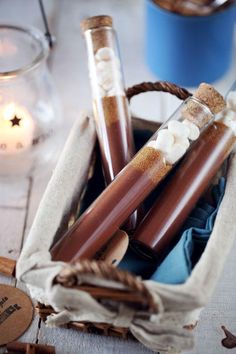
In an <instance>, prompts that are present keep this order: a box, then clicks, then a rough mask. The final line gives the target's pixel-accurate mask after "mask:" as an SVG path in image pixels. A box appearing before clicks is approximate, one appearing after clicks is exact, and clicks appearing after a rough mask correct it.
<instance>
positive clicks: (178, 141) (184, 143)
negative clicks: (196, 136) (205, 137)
mask: <svg viewBox="0 0 236 354" xmlns="http://www.w3.org/2000/svg"><path fill="white" fill-rule="evenodd" d="M175 143H176V144H180V145H182V146H183V147H184V148H185V149H186V150H187V149H188V148H189V146H190V142H189V140H188V139H187V138H182V137H181V138H179V137H177V138H175Z"/></svg>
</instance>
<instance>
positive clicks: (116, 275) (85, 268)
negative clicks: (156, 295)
mask: <svg viewBox="0 0 236 354" xmlns="http://www.w3.org/2000/svg"><path fill="white" fill-rule="evenodd" d="M80 274H83V275H84V274H88V275H93V276H95V277H97V278H100V279H105V280H111V281H116V282H119V283H122V284H123V285H125V287H126V288H128V290H129V291H130V292H132V302H134V303H140V304H142V305H145V307H147V308H148V310H149V311H151V312H153V311H157V310H158V309H157V305H156V303H155V302H154V300H153V296H152V295H151V293H150V292H149V290H148V289H147V287H146V286H145V284H144V283H143V282H141V281H140V279H139V278H138V277H136V276H134V275H133V274H131V273H129V272H127V271H124V270H121V269H118V268H115V267H114V266H113V265H110V264H108V263H105V262H102V261H89V260H81V261H78V262H75V263H73V264H68V265H67V266H66V267H65V268H63V269H62V270H61V271H60V273H59V274H58V275H57V276H56V278H55V279H54V284H60V285H62V286H64V287H67V288H77V289H80V288H81V290H83V285H81V286H80V285H79V282H78V275H80ZM86 291H87V292H89V293H90V294H91V295H92V296H93V295H94V287H93V286H92V287H91V289H90V287H89V286H87V287H86ZM109 292H113V293H114V289H110V290H109V289H107V290H106V291H105V292H104V290H103V291H101V292H100V293H99V291H96V295H99V298H101V297H107V296H108V297H109V295H110V294H109ZM125 293H126V294H127V290H125Z"/></svg>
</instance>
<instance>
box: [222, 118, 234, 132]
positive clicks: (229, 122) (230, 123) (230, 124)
mask: <svg viewBox="0 0 236 354" xmlns="http://www.w3.org/2000/svg"><path fill="white" fill-rule="evenodd" d="M224 124H225V125H227V127H229V128H231V129H232V130H233V132H234V134H235V135H236V120H233V119H230V118H229V117H228V116H226V117H225V118H224Z"/></svg>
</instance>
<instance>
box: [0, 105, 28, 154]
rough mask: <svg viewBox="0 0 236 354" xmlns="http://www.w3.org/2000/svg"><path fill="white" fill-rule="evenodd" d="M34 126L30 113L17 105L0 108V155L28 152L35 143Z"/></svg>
mask: <svg viewBox="0 0 236 354" xmlns="http://www.w3.org/2000/svg"><path fill="white" fill-rule="evenodd" d="M33 132H34V124H33V119H32V117H31V115H30V114H29V112H28V111H27V110H26V109H25V108H24V107H22V106H20V105H17V104H15V103H13V102H12V103H9V104H5V105H3V106H1V107H0V154H1V155H11V154H16V153H20V152H22V151H25V150H27V149H28V148H29V147H30V146H32V143H33Z"/></svg>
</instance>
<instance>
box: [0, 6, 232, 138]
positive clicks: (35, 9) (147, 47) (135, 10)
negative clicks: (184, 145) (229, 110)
mask: <svg viewBox="0 0 236 354" xmlns="http://www.w3.org/2000/svg"><path fill="white" fill-rule="evenodd" d="M203 1H204V0H203ZM205 1H206V0H205ZM157 3H158V1H156V3H154V1H152V0H151V1H144V0H112V1H111V0H99V1H97V0H69V1H68V0H57V1H54V0H47V1H44V6H45V11H46V14H47V18H48V22H49V26H50V31H51V33H52V35H54V36H55V37H56V45H55V47H54V49H53V50H52V51H51V53H50V56H49V67H50V70H51V72H52V74H53V78H54V82H55V84H56V89H57V91H58V95H59V98H60V101H61V104H62V108H63V121H64V129H65V130H66V132H68V130H69V127H70V126H71V124H72V123H73V121H74V120H75V118H76V116H77V114H78V112H79V111H80V110H81V109H87V108H88V109H91V98H90V97H91V96H90V87H89V81H88V71H87V57H86V50H85V43H84V40H83V38H82V34H81V30H80V21H81V19H83V18H84V17H86V16H92V15H98V14H108V15H111V16H113V17H114V26H115V28H116V30H117V33H118V39H119V44H120V51H121V57H122V59H123V66H124V73H125V81H126V86H127V87H129V86H131V85H133V84H136V83H139V82H142V81H155V80H158V79H162V80H165V79H168V80H169V79H171V75H172V74H171V70H172V73H173V69H172V68H171V67H170V64H168V63H173V66H174V71H175V72H176V71H178V68H179V71H181V73H183V72H184V67H186V66H188V68H186V69H188V70H190V66H191V65H190V64H191V63H190V61H193V59H194V58H195V57H196V55H195V56H194V55H193V53H189V52H192V51H193V48H195V50H196V51H195V52H199V54H200V56H201V57H202V58H204V56H205V55H208V52H212V47H210V46H207V43H208V44H210V43H211V44H213V47H214V50H215V51H216V52H217V51H218V52H219V55H218V56H217V57H216V58H215V60H216V61H217V62H219V61H220V60H221V59H220V58H222V60H223V57H224V52H222V46H220V45H219V46H218V49H217V48H215V47H216V46H217V44H218V43H219V42H220V43H222V42H223V43H226V42H227V46H231V40H232V39H231V38H229V33H230V30H228V32H227V33H226V35H225V36H224V35H222V33H224V32H225V27H226V23H225V24H224V25H223V23H224V21H226V20H227V18H226V19H225V18H224V19H223V22H221V28H220V27H219V26H218V25H219V24H220V22H219V21H218V22H217V23H216V24H215V23H214V24H213V25H212V23H211V21H209V24H208V27H209V31H208V32H207V31H206V30H205V29H204V31H202V32H201V33H199V27H197V29H196V34H197V35H198V39H199V36H200V40H201V39H202V40H204V38H205V37H206V36H207V35H208V34H209V35H211V37H210V38H208V42H207V43H206V42H204V45H203V46H201V47H199V48H198V47H197V49H196V46H197V43H196V40H195V39H194V38H192V37H190V38H192V49H191V50H190V48H191V46H190V43H189V40H190V39H189V36H187V33H188V32H189V31H191V35H193V33H194V30H195V27H194V25H193V23H192V22H193V21H190V22H189V23H187V24H183V23H182V22H181V20H182V17H184V18H186V17H188V19H189V16H183V15H177V14H176V13H173V12H171V11H169V10H165V9H163V8H162V7H161V6H159V5H158V4H157ZM159 3H160V4H161V3H162V4H161V5H162V6H163V3H164V7H166V5H168V4H169V3H171V1H170V0H169V1H160V2H159ZM185 3H186V1H185ZM153 8H154V9H153ZM228 8H229V7H228ZM226 10H227V9H226ZM174 11H175V12H176V9H175V10H174ZM222 12H225V10H223V11H222ZM230 12H232V11H230ZM166 15H168V16H169V17H168V16H167V17H166ZM213 16H215V14H214V15H213ZM201 17H202V16H200V17H199V18H201ZM207 17H208V16H206V15H205V16H204V21H205V22H206V18H207ZM221 17H222V16H221ZM231 18H232V14H231ZM176 20H177V23H176ZM194 21H195V22H196V20H194ZM0 22H2V23H14V24H21V25H33V26H36V27H37V28H39V29H41V30H42V31H44V26H43V21H42V17H41V13H40V10H39V4H38V1H37V0H10V1H9V0H1V1H0ZM198 22H199V21H198ZM161 25H162V28H164V29H165V30H164V32H163V33H162V32H161V29H160V26H161ZM216 25H217V26H218V28H217V30H218V33H215V30H216V28H215V27H216ZM158 26H159V27H158ZM168 26H169V27H168ZM181 26H182V27H181ZM201 26H202V24H201ZM166 28H170V31H169V32H168V33H167V31H166ZM178 28H180V29H181V32H179V33H177V29H178ZM211 28H213V31H214V33H211V32H212V29H211ZM157 34H158V38H156V35H157ZM218 37H220V39H219V38H218ZM160 38H163V40H162V41H161V42H160ZM233 45H234V46H235V41H234V44H233ZM169 46H172V48H173V51H172V52H166V53H164V54H163V48H164V49H165V48H167V47H169ZM204 51H205V52H204ZM234 52H235V50H232V60H231V58H230V62H229V63H228V64H227V63H226V65H225V66H226V67H225V70H223V74H222V75H221V77H219V78H217V80H216V81H215V80H214V83H215V86H216V88H218V89H219V90H220V91H221V92H222V93H223V94H224V93H225V92H226V91H227V89H228V88H229V86H230V85H231V84H232V82H233V81H234V79H235V78H236V70H235V67H236V59H235V54H234ZM178 53H182V55H181V56H180V57H178V58H177V55H178ZM188 54H191V56H190V59H189V58H188V57H187V55H188ZM228 56H231V54H229V53H228ZM166 58H167V59H168V58H169V59H168V60H169V62H168V63H167V62H166ZM183 58H186V61H183ZM213 58H214V55H213ZM196 60H197V58H196ZM226 61H227V60H226ZM153 62H154V63H156V68H154V70H153ZM161 63H162V66H163V67H165V69H163V68H162V67H161V65H160V64H161ZM195 64H196V63H195ZM168 65H169V75H166V72H168ZM166 66H167V69H166ZM199 66H200V67H201V66H202V63H199ZM212 66H214V63H212ZM155 69H156V70H155ZM188 70H186V72H187V73H186V75H185V77H184V75H182V77H183V80H181V81H182V82H177V83H180V84H182V85H183V84H184V83H185V81H186V83H188V80H187V79H188ZM194 70H195V69H194ZM207 70H211V67H208V69H207ZM158 74H159V75H158ZM167 76H168V77H167ZM186 76H187V77H186ZM173 79H174V80H172V81H178V80H175V79H176V78H175V77H174V75H173ZM199 80H201V78H199ZM202 80H205V81H207V77H204V75H203V78H202ZM184 86H187V85H184ZM188 86H189V85H188ZM190 89H191V87H190ZM178 104H179V102H178V100H177V99H175V98H173V97H170V96H169V95H168V94H159V93H158V94H157V93H149V94H145V95H142V96H140V97H137V98H135V99H134V100H133V102H132V110H133V112H134V114H135V115H137V116H142V117H146V118H148V119H153V120H160V121H163V120H165V119H166V118H167V117H168V116H169V115H170V114H171V113H172V112H173V110H174V109H175V107H176V106H177V105H178Z"/></svg>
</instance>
